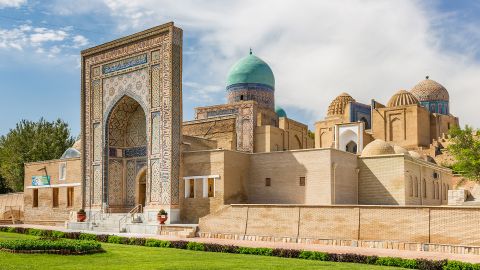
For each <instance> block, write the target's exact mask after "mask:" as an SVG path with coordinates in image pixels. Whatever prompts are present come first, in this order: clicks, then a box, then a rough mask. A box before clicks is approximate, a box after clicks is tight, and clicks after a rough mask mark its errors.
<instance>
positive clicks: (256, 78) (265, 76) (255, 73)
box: [227, 52, 275, 89]
mask: <svg viewBox="0 0 480 270" xmlns="http://www.w3.org/2000/svg"><path fill="white" fill-rule="evenodd" d="M239 83H259V84H264V85H267V86H270V87H271V88H273V89H275V77H274V76H273V72H272V69H271V68H270V66H269V65H268V64H267V63H265V61H263V60H262V59H260V58H258V57H257V56H255V55H253V54H252V53H251V52H250V54H249V55H248V56H246V57H244V58H242V59H240V60H239V61H238V62H237V63H235V65H233V67H232V68H231V69H230V71H229V73H228V77H227V87H229V86H231V85H235V84H239Z"/></svg>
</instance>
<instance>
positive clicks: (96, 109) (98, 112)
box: [92, 80, 102, 119]
mask: <svg viewBox="0 0 480 270" xmlns="http://www.w3.org/2000/svg"><path fill="white" fill-rule="evenodd" d="M92 92H93V119H100V118H101V117H102V85H101V83H100V80H94V81H93V83H92Z"/></svg>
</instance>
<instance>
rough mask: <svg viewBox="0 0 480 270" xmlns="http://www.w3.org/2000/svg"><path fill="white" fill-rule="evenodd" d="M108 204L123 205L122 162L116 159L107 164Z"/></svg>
mask: <svg viewBox="0 0 480 270" xmlns="http://www.w3.org/2000/svg"><path fill="white" fill-rule="evenodd" d="M107 181H108V204H109V205H123V163H122V161H120V160H117V159H111V160H109V164H108V180H107Z"/></svg>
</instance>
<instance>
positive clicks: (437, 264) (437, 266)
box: [416, 259, 447, 270]
mask: <svg viewBox="0 0 480 270" xmlns="http://www.w3.org/2000/svg"><path fill="white" fill-rule="evenodd" d="M416 261H417V268H418V269H420V270H442V269H443V266H444V265H445V264H446V263H447V260H442V261H432V260H427V259H417V260H416Z"/></svg>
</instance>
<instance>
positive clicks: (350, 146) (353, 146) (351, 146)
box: [345, 141, 357, 154]
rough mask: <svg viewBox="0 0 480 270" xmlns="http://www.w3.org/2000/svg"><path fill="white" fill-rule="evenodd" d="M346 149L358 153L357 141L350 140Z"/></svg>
mask: <svg viewBox="0 0 480 270" xmlns="http://www.w3.org/2000/svg"><path fill="white" fill-rule="evenodd" d="M345 151H347V152H350V153H354V154H356V153H357V143H356V142H354V141H350V142H349V143H347V145H346V146H345Z"/></svg>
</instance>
